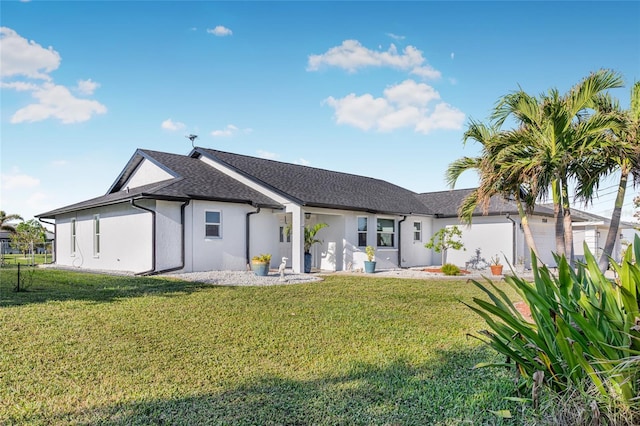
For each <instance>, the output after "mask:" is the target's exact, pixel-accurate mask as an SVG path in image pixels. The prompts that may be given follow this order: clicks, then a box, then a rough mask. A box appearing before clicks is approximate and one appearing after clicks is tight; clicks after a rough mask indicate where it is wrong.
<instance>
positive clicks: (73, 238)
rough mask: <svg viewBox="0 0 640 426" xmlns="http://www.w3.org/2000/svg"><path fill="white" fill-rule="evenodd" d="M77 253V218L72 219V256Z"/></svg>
mask: <svg viewBox="0 0 640 426" xmlns="http://www.w3.org/2000/svg"><path fill="white" fill-rule="evenodd" d="M75 254H76V220H75V219H71V256H74V255H75Z"/></svg>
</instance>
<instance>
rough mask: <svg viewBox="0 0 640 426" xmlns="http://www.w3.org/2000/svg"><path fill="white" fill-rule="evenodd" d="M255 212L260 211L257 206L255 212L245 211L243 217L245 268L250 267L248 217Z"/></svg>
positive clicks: (249, 227)
mask: <svg viewBox="0 0 640 426" xmlns="http://www.w3.org/2000/svg"><path fill="white" fill-rule="evenodd" d="M256 213H260V207H258V210H256V211H255V212H247V216H246V219H245V233H244V237H245V245H244V246H245V250H246V252H245V256H246V260H247V269H249V268H250V266H249V265H250V264H251V259H250V258H249V256H250V255H249V252H250V250H249V242H250V237H251V226H249V218H250V217H251V215H252V214H256Z"/></svg>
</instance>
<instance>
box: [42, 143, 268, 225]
mask: <svg viewBox="0 0 640 426" xmlns="http://www.w3.org/2000/svg"><path fill="white" fill-rule="evenodd" d="M140 154H142V155H140ZM145 157H146V158H148V159H150V160H151V161H155V162H157V163H159V164H161V165H163V166H164V167H165V168H168V169H170V170H171V171H173V172H174V173H175V174H176V175H177V177H176V178H173V179H167V180H164V181H161V182H154V183H151V184H148V185H143V186H140V187H137V188H131V189H130V190H129V191H128V192H127V191H123V190H121V189H122V186H123V185H124V182H126V180H127V179H128V177H129V176H130V175H131V173H132V172H133V171H134V170H135V167H131V162H134V163H140V162H141V161H142V159H143V158H145ZM125 172H126V173H125V176H122V178H120V179H119V182H118V184H116V185H114V187H113V188H112V190H111V192H110V193H108V194H106V195H103V196H100V197H96V198H92V199H89V200H86V201H82V202H79V203H75V204H71V205H68V206H65V207H61V208H59V209H55V210H51V211H49V212H46V213H42V214H39V215H38V216H37V217H41V218H51V217H54V216H55V215H58V214H63V213H68V212H72V211H77V210H84V209H89V208H93V207H98V206H103V205H109V204H116V203H120V202H124V201H127V200H129V199H132V198H156V199H177V200H187V199H202V200H216V201H228V202H236V203H252V204H255V205H260V206H268V207H279V206H280V204H278V203H277V202H276V201H274V200H272V199H271V198H269V197H267V196H266V195H264V194H262V193H260V192H258V191H256V190H254V189H252V188H250V187H248V186H246V185H244V184H243V183H241V182H238V181H237V180H236V179H233V178H231V177H229V176H227V175H225V174H224V173H222V172H220V171H218V170H216V169H214V168H213V167H211V166H209V165H207V164H205V163H203V162H202V161H200V160H198V159H196V158H191V157H188V156H184V155H178V154H170V153H166V152H159V151H151V150H138V151H137V155H134V157H133V158H132V160H131V161H130V163H129V164H127V166H126V167H125Z"/></svg>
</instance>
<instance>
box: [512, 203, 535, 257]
mask: <svg viewBox="0 0 640 426" xmlns="http://www.w3.org/2000/svg"><path fill="white" fill-rule="evenodd" d="M516 204H517V205H518V214H519V215H520V223H521V224H522V231H523V232H524V240H525V241H526V242H527V246H529V250H531V251H532V252H533V253H534V254H535V255H536V257H537V258H538V259H540V254H539V253H538V248H537V247H536V242H535V240H534V239H533V233H532V232H531V227H530V226H529V216H527V213H526V212H525V211H524V208H523V207H522V201H520V197H519V196H518V194H516Z"/></svg>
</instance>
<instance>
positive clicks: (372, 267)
mask: <svg viewBox="0 0 640 426" xmlns="http://www.w3.org/2000/svg"><path fill="white" fill-rule="evenodd" d="M364 251H365V253H367V260H365V261H364V271H365V272H366V273H367V274H373V273H374V272H375V271H376V262H375V261H374V260H373V257H374V256H375V254H376V249H374V248H373V246H367V247H366V248H365V249H364Z"/></svg>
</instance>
